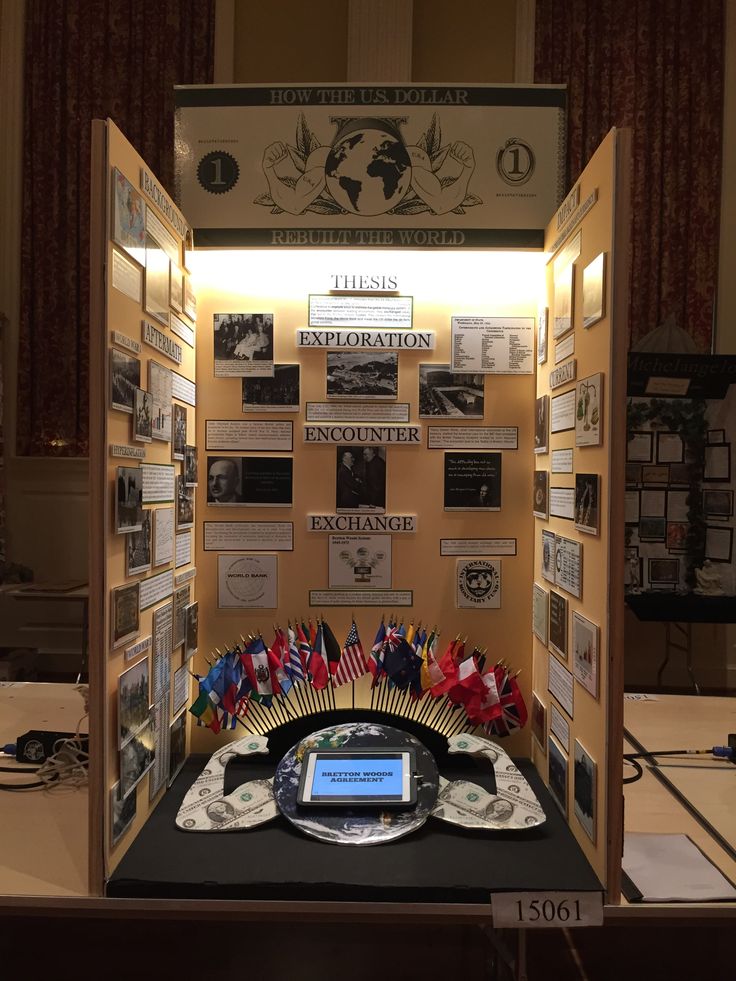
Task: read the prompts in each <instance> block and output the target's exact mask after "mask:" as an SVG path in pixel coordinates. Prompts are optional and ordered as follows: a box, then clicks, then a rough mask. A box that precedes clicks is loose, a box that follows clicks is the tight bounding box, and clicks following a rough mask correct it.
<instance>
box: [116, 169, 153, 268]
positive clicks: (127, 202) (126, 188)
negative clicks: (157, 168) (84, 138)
mask: <svg viewBox="0 0 736 981" xmlns="http://www.w3.org/2000/svg"><path fill="white" fill-rule="evenodd" d="M112 240H113V242H114V243H115V244H116V245H119V246H120V248H121V249H124V250H125V251H126V252H127V253H128V255H129V256H130V257H131V259H135V261H136V262H137V263H139V264H140V265H141V266H143V265H145V263H146V202H145V201H144V200H143V195H142V194H141V193H140V191H138V190H137V189H136V188H135V187H133V185H132V184H131V183H130V181H129V180H128V178H127V177H126V176H125V174H123V173H122V171H120V170H118V168H117V167H115V168H113V172H112Z"/></svg>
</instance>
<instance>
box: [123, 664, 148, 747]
mask: <svg viewBox="0 0 736 981" xmlns="http://www.w3.org/2000/svg"><path fill="white" fill-rule="evenodd" d="M150 711H151V702H150V697H149V676H148V655H146V657H144V658H143V660H142V661H138V663H137V664H134V665H133V667H131V668H128V669H127V670H126V671H123V673H122V674H121V675H120V677H119V678H118V739H119V747H120V748H121V749H122V747H123V746H124V745H125V744H126V743H127V742H128V740H129V739H130V738H131V737H132V736H133V735H135V733H136V732H138V731H139V730H140V729H141V728H142V727H143V726H144V725H145V724H146V722H147V721H148V719H149V715H150Z"/></svg>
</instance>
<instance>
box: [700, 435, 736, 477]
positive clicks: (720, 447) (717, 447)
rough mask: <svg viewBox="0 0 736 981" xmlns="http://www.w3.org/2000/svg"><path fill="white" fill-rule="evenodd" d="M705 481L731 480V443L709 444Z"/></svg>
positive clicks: (706, 454) (704, 472)
mask: <svg viewBox="0 0 736 981" xmlns="http://www.w3.org/2000/svg"><path fill="white" fill-rule="evenodd" d="M703 480H704V481H714V482H721V483H728V482H729V481H730V480H731V444H730V443H716V444H707V445H706V447H705V469H704V471H703Z"/></svg>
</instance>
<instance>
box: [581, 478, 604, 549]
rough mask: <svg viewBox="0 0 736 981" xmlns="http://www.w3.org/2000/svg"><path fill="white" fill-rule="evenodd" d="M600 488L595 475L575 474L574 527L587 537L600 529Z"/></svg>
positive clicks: (598, 480) (595, 533) (598, 479)
mask: <svg viewBox="0 0 736 981" xmlns="http://www.w3.org/2000/svg"><path fill="white" fill-rule="evenodd" d="M600 486H601V479H600V476H599V475H598V474H597V473H576V474H575V527H576V528H577V529H578V531H584V532H585V533H586V534H588V535H597V534H598V531H599V529H600Z"/></svg>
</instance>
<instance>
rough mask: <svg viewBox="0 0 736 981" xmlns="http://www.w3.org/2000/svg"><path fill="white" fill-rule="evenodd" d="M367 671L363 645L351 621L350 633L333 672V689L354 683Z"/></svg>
mask: <svg viewBox="0 0 736 981" xmlns="http://www.w3.org/2000/svg"><path fill="white" fill-rule="evenodd" d="M367 671H368V665H367V664H366V663H365V654H364V653H363V645H362V644H361V643H360V638H359V637H358V628H357V627H356V626H355V620H353V623H352V626H351V627H350V633H349V634H348V636H347V640H346V641H345V646H344V647H343V649H342V657H341V658H340V663H339V664H338V665H337V671H336V672H335V677H334V684H335V687H336V688H339V687H340V685H346V684H347V683H348V682H349V681H355V680H356V679H357V678H360V677H362V676H363V675H364V674H366V672H367Z"/></svg>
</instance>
